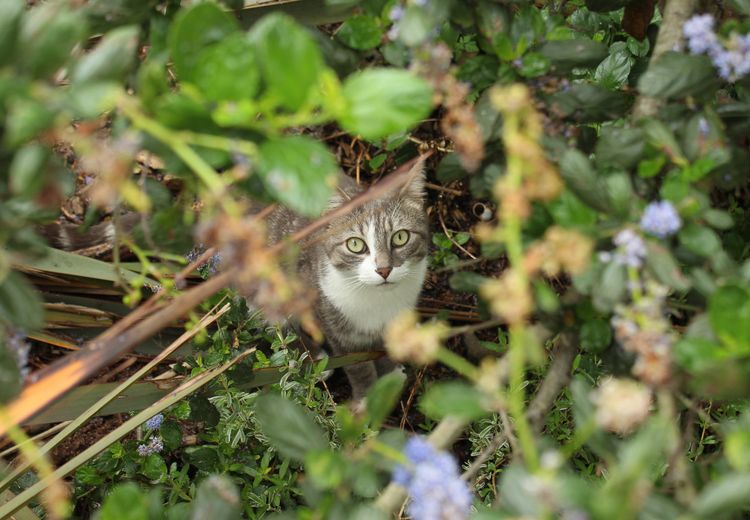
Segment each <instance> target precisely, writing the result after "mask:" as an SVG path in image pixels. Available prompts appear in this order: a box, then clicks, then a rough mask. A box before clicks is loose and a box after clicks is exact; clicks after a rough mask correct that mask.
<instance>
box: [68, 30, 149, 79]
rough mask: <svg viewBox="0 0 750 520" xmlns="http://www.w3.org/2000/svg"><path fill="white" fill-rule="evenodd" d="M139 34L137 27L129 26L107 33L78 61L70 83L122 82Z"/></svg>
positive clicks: (131, 61)
mask: <svg viewBox="0 0 750 520" xmlns="http://www.w3.org/2000/svg"><path fill="white" fill-rule="evenodd" d="M139 32H140V29H139V28H138V27H135V26H131V25H126V26H124V27H119V28H117V29H114V30H113V31H110V32H108V33H107V34H106V35H105V36H104V38H103V39H102V41H101V42H100V43H99V45H97V46H96V47H95V48H94V49H93V50H92V51H91V52H88V53H86V54H85V55H84V56H83V57H82V58H81V59H80V60H79V61H78V63H77V64H76V66H75V69H74V70H73V74H72V75H71V78H70V79H71V82H72V83H73V84H82V83H90V82H94V81H102V80H117V81H120V80H122V79H123V78H124V76H125V74H126V73H127V72H128V70H129V69H130V66H131V64H132V63H133V60H134V59H135V53H136V47H137V45H138V34H139Z"/></svg>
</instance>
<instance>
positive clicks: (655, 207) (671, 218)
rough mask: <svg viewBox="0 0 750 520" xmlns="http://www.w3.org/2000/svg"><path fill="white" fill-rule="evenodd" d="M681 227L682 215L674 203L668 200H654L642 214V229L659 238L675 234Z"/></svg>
mask: <svg viewBox="0 0 750 520" xmlns="http://www.w3.org/2000/svg"><path fill="white" fill-rule="evenodd" d="M681 227H682V219H680V215H679V214H678V213H677V210H676V209H675V207H674V205H673V204H672V203H671V202H669V201H667V200H663V201H661V202H652V203H651V204H649V205H648V206H646V209H645V210H644V211H643V215H642V216H641V229H642V230H643V231H645V232H647V233H651V234H652V235H654V236H657V237H659V238H666V237H668V236H669V235H674V234H675V233H677V231H679V229H680V228H681Z"/></svg>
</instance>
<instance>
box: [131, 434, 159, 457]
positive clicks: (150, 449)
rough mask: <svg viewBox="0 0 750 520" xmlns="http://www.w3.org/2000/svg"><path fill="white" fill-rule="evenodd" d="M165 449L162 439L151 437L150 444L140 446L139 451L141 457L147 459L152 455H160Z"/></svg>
mask: <svg viewBox="0 0 750 520" xmlns="http://www.w3.org/2000/svg"><path fill="white" fill-rule="evenodd" d="M163 449H164V443H163V442H162V440H161V438H160V437H151V440H150V441H149V442H148V444H139V445H138V448H137V451H138V455H140V456H141V457H147V456H149V455H151V454H152V453H159V452H160V451H161V450H163Z"/></svg>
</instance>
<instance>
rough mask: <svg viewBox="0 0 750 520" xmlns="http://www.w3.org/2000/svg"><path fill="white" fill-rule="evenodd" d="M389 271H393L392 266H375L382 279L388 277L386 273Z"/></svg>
mask: <svg viewBox="0 0 750 520" xmlns="http://www.w3.org/2000/svg"><path fill="white" fill-rule="evenodd" d="M391 271H393V268H392V267H376V268H375V272H376V273H378V274H379V275H380V276H382V277H383V280H387V279H388V275H389V274H391Z"/></svg>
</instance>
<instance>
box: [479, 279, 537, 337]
mask: <svg viewBox="0 0 750 520" xmlns="http://www.w3.org/2000/svg"><path fill="white" fill-rule="evenodd" d="M479 294H480V295H481V296H482V297H483V298H484V299H485V300H487V302H488V303H489V304H490V308H491V309H492V312H493V313H494V314H495V315H497V316H499V317H501V318H504V319H505V320H506V321H507V322H508V323H510V324H515V323H521V322H523V321H525V320H526V318H527V317H528V315H529V314H531V311H532V310H533V308H534V299H533V298H532V296H531V291H529V287H528V284H526V283H525V281H524V280H523V278H522V277H521V276H520V275H519V273H517V272H516V271H515V270H508V271H505V272H504V273H503V274H502V275H500V278H497V279H496V280H490V281H488V282H485V283H484V284H483V285H482V286H481V287H480V288H479Z"/></svg>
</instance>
